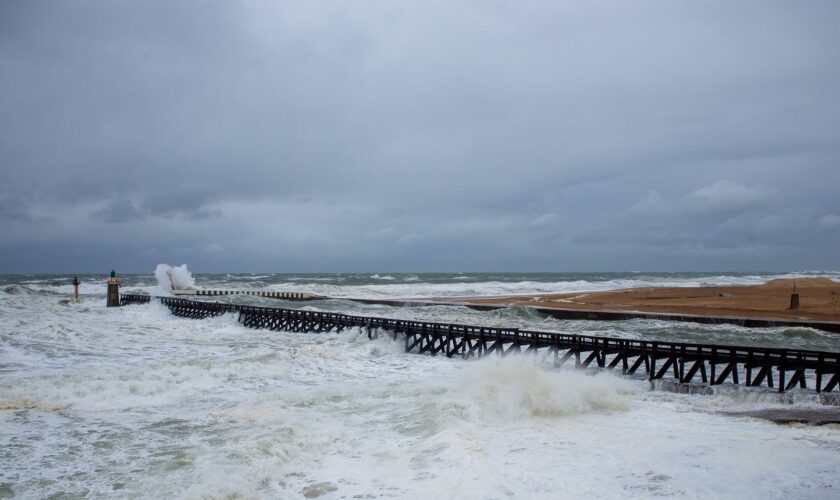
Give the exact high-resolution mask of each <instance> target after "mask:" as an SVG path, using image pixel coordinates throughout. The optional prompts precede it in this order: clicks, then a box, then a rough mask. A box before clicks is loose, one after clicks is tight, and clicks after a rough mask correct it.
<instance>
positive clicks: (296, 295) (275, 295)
mask: <svg viewBox="0 0 840 500" xmlns="http://www.w3.org/2000/svg"><path fill="white" fill-rule="evenodd" d="M172 294H173V295H179V296H180V295H196V296H201V297H216V296H221V295H248V296H250V297H266V298H269V299H283V300H318V299H325V298H327V297H321V296H319V295H313V294H311V293H303V292H277V291H274V290H211V289H198V290H172Z"/></svg>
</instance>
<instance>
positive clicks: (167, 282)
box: [155, 264, 195, 291]
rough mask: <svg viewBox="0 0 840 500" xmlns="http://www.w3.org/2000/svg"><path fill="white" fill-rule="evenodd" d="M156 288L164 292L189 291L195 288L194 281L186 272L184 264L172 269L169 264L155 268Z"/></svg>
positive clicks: (187, 271)
mask: <svg viewBox="0 0 840 500" xmlns="http://www.w3.org/2000/svg"><path fill="white" fill-rule="evenodd" d="M155 277H156V278H157V280H158V287H159V288H161V289H163V290H165V291H170V290H189V289H192V288H195V279H193V277H192V274H191V273H190V272H189V270H187V265H186V264H181V265H180V266H177V267H172V266H170V265H169V264H158V265H157V268H155Z"/></svg>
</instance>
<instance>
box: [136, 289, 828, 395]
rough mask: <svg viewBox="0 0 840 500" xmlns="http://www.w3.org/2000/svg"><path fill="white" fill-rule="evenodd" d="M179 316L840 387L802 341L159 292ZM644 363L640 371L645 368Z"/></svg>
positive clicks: (743, 380) (705, 380)
mask: <svg viewBox="0 0 840 500" xmlns="http://www.w3.org/2000/svg"><path fill="white" fill-rule="evenodd" d="M151 299H152V298H151V297H150V296H148V295H130V294H129V295H122V297H121V300H120V302H121V304H122V305H127V304H143V303H149V302H150V301H151ZM158 299H159V300H160V302H161V303H162V304H163V305H165V306H167V307H169V309H170V310H171V311H172V313H173V314H174V315H176V316H180V317H186V318H195V319H200V318H207V317H211V316H220V315H223V314H226V313H238V315H239V316H238V320H239V322H240V323H242V324H243V325H245V326H247V327H249V328H259V329H268V330H280V331H289V332H314V333H318V332H330V331H332V332H340V331H342V330H344V329H347V328H361V329H362V330H363V331H365V332H366V333H367V335H368V337H371V338H372V337H373V336H374V335H376V334H378V333H379V332H390V333H391V334H392V335H393V336H394V338H396V337H397V336H398V335H402V336H403V337H404V339H405V351H406V352H415V353H421V354H431V355H438V354H442V355H445V356H447V357H450V358H451V357H453V356H461V357H463V358H472V357H481V356H487V355H490V354H497V355H507V354H511V353H533V354H535V355H539V356H542V357H543V360H544V361H547V360H549V359H550V358H553V363H554V365H555V366H557V367H560V366H563V365H564V364H566V363H572V362H573V363H574V366H575V367H577V368H588V367H599V368H603V369H608V370H620V371H621V373H622V374H625V375H634V374H637V373H638V374H641V373H644V374H646V376H647V378H648V379H650V380H658V379H664V378H666V377H667V378H668V379H671V380H674V381H678V382H680V383H683V384H688V383H692V382H697V381H699V382H701V383H702V384H706V385H718V384H724V383H730V382H731V383H734V384H742V385H746V386H765V387H769V388H773V389H776V390H778V391H779V392H784V391H788V390H791V389H794V388H800V389H813V390H815V391H816V392H818V393H820V392H832V391H834V390H835V389H840V353H835V352H824V351H812V350H802V349H779V348H769V347H743V346H729V345H711V344H708V345H707V344H689V343H682V342H659V341H649V340H633V339H619V338H609V337H595V336H588V335H574V334H565V333H554V332H540V331H531V330H520V329H518V328H497V327H485V326H470V325H460V324H453V323H434V322H427V321H411V320H400V319H389V318H378V317H369V316H354V315H349V314H341V313H332V312H319V311H303V310H299V309H281V308H274V307H261V306H248V305H238V304H225V303H216V302H202V301H195V300H188V299H182V298H176V297H159V298H158ZM642 370H643V371H642Z"/></svg>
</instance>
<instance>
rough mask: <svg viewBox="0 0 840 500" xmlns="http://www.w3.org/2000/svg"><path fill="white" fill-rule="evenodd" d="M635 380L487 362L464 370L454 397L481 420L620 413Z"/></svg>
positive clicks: (515, 360)
mask: <svg viewBox="0 0 840 500" xmlns="http://www.w3.org/2000/svg"><path fill="white" fill-rule="evenodd" d="M639 390H641V389H640V387H639V386H638V384H637V383H636V382H634V381H631V380H627V379H622V378H619V377H617V376H614V375H612V374H609V373H601V374H596V375H591V374H586V373H583V372H579V371H568V370H562V371H547V370H545V369H543V368H541V367H540V366H539V365H538V364H536V363H535V362H534V359H533V358H532V357H529V356H524V355H519V356H510V357H506V358H485V359H481V360H478V361H476V362H475V363H472V364H471V365H470V366H469V367H467V368H466V369H465V370H464V372H463V376H462V377H461V379H460V380H459V382H458V384H457V386H456V389H455V394H456V396H457V397H458V399H459V400H460V401H462V402H463V403H464V404H466V405H468V407H469V408H468V410H469V412H470V413H471V414H474V415H475V416H477V417H479V418H481V419H487V418H490V419H502V420H510V419H523V418H531V417H559V416H563V415H573V414H584V413H592V412H611V411H624V410H627V409H628V405H629V403H628V396H629V395H630V394H632V393H634V392H638V391H639Z"/></svg>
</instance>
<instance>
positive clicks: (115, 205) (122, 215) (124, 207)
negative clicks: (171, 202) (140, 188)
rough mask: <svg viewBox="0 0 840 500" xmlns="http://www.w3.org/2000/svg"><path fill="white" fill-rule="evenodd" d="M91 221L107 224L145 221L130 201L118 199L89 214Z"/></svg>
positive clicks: (143, 216)
mask: <svg viewBox="0 0 840 500" xmlns="http://www.w3.org/2000/svg"><path fill="white" fill-rule="evenodd" d="M90 217H91V219H93V220H98V221H102V222H107V223H122V222H134V221H141V220H143V219H145V215H144V214H143V212H142V211H140V209H138V208H137V207H136V206H135V205H134V203H132V202H131V200H127V199H125V198H119V199H117V200H114V201H112V202H110V203H108V204H107V205H105V206H104V207H102V208H97V209H96V210H94V211H93V212H91V213H90Z"/></svg>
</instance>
